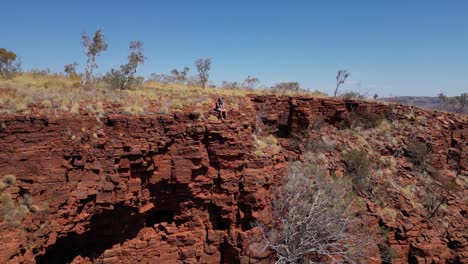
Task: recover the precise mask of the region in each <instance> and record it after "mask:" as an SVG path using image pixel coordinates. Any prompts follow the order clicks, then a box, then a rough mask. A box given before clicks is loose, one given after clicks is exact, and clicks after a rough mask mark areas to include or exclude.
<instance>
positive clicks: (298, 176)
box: [256, 160, 374, 263]
mask: <svg viewBox="0 0 468 264" xmlns="http://www.w3.org/2000/svg"><path fill="white" fill-rule="evenodd" d="M311 161H312V160H306V161H304V162H293V163H291V164H290V166H289V168H290V169H289V172H288V174H287V175H286V177H285V179H284V182H283V184H282V185H281V186H279V187H276V188H275V189H274V191H273V199H272V201H271V208H272V220H271V221H270V222H258V223H257V224H256V227H258V228H259V230H260V232H261V234H262V240H261V241H259V242H258V244H256V246H260V247H261V248H262V249H264V250H270V251H272V252H273V253H274V254H275V257H276V263H321V262H328V261H331V262H351V263H352V262H356V261H358V260H363V259H365V258H366V257H367V255H368V253H369V249H370V248H371V247H373V246H374V241H373V239H372V237H370V236H366V232H365V230H363V229H362V228H360V227H359V226H360V225H359V219H358V218H357V217H356V215H355V214H354V213H355V212H353V209H352V207H351V203H352V201H353V195H350V194H351V190H350V186H349V184H348V182H347V181H345V180H344V179H334V178H332V177H329V176H326V175H325V174H324V173H323V172H322V170H321V169H320V168H319V167H318V166H317V165H316V164H315V163H314V162H311Z"/></svg>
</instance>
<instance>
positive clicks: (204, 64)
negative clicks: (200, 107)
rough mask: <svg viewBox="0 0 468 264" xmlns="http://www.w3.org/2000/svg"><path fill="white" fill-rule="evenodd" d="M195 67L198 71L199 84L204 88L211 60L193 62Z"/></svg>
mask: <svg viewBox="0 0 468 264" xmlns="http://www.w3.org/2000/svg"><path fill="white" fill-rule="evenodd" d="M195 66H196V67H197V71H198V81H199V82H200V84H201V86H202V87H203V88H205V87H206V84H207V83H208V80H209V71H210V69H211V59H210V58H208V59H198V60H196V61H195Z"/></svg>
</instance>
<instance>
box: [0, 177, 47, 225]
mask: <svg viewBox="0 0 468 264" xmlns="http://www.w3.org/2000/svg"><path fill="white" fill-rule="evenodd" d="M15 184H16V177H15V176H14V175H11V174H8V175H5V176H3V178H2V179H1V181H0V218H1V219H3V220H5V221H6V222H7V223H8V224H10V225H11V226H18V225H20V224H21V222H22V221H23V220H24V219H25V218H26V217H27V216H28V215H29V214H30V213H38V212H40V211H44V210H47V205H45V204H43V205H42V206H37V205H35V204H33V200H32V197H31V195H30V194H28V193H24V194H22V195H20V196H18V197H17V198H16V199H13V198H12V196H11V194H10V192H9V191H8V189H9V188H10V187H14V186H15Z"/></svg>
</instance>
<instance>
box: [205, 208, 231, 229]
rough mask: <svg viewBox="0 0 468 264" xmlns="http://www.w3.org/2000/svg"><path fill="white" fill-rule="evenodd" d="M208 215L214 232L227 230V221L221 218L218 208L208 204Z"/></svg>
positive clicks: (220, 211)
mask: <svg viewBox="0 0 468 264" xmlns="http://www.w3.org/2000/svg"><path fill="white" fill-rule="evenodd" d="M208 214H209V216H210V222H211V225H212V226H213V229H214V230H226V229H228V228H229V221H228V220H226V219H223V218H222V210H221V208H220V207H219V206H216V205H214V204H209V205H208Z"/></svg>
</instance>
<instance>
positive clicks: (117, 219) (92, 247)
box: [36, 205, 145, 264]
mask: <svg viewBox="0 0 468 264" xmlns="http://www.w3.org/2000/svg"><path fill="white" fill-rule="evenodd" d="M144 225H145V220H144V215H141V214H138V212H137V210H136V209H135V208H132V207H129V206H125V205H116V206H115V209H114V210H112V211H104V212H102V213H100V214H97V215H95V216H93V217H92V218H91V220H90V225H89V231H87V232H85V233H83V234H81V235H79V234H76V233H70V234H68V235H67V236H63V237H59V238H58V239H57V242H55V244H53V245H51V246H49V247H47V248H46V253H45V254H44V255H39V256H37V257H36V262H37V263H39V264H40V263H46V264H51V263H69V262H71V261H72V260H73V259H74V258H75V257H76V256H78V255H81V256H83V257H89V258H91V259H95V258H96V257H98V256H99V255H101V254H102V253H103V252H104V251H105V250H106V249H108V248H111V247H112V246H113V245H114V244H117V243H122V242H124V241H125V240H127V239H130V238H134V237H136V235H137V234H138V231H140V229H141V228H143V227H144Z"/></svg>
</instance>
